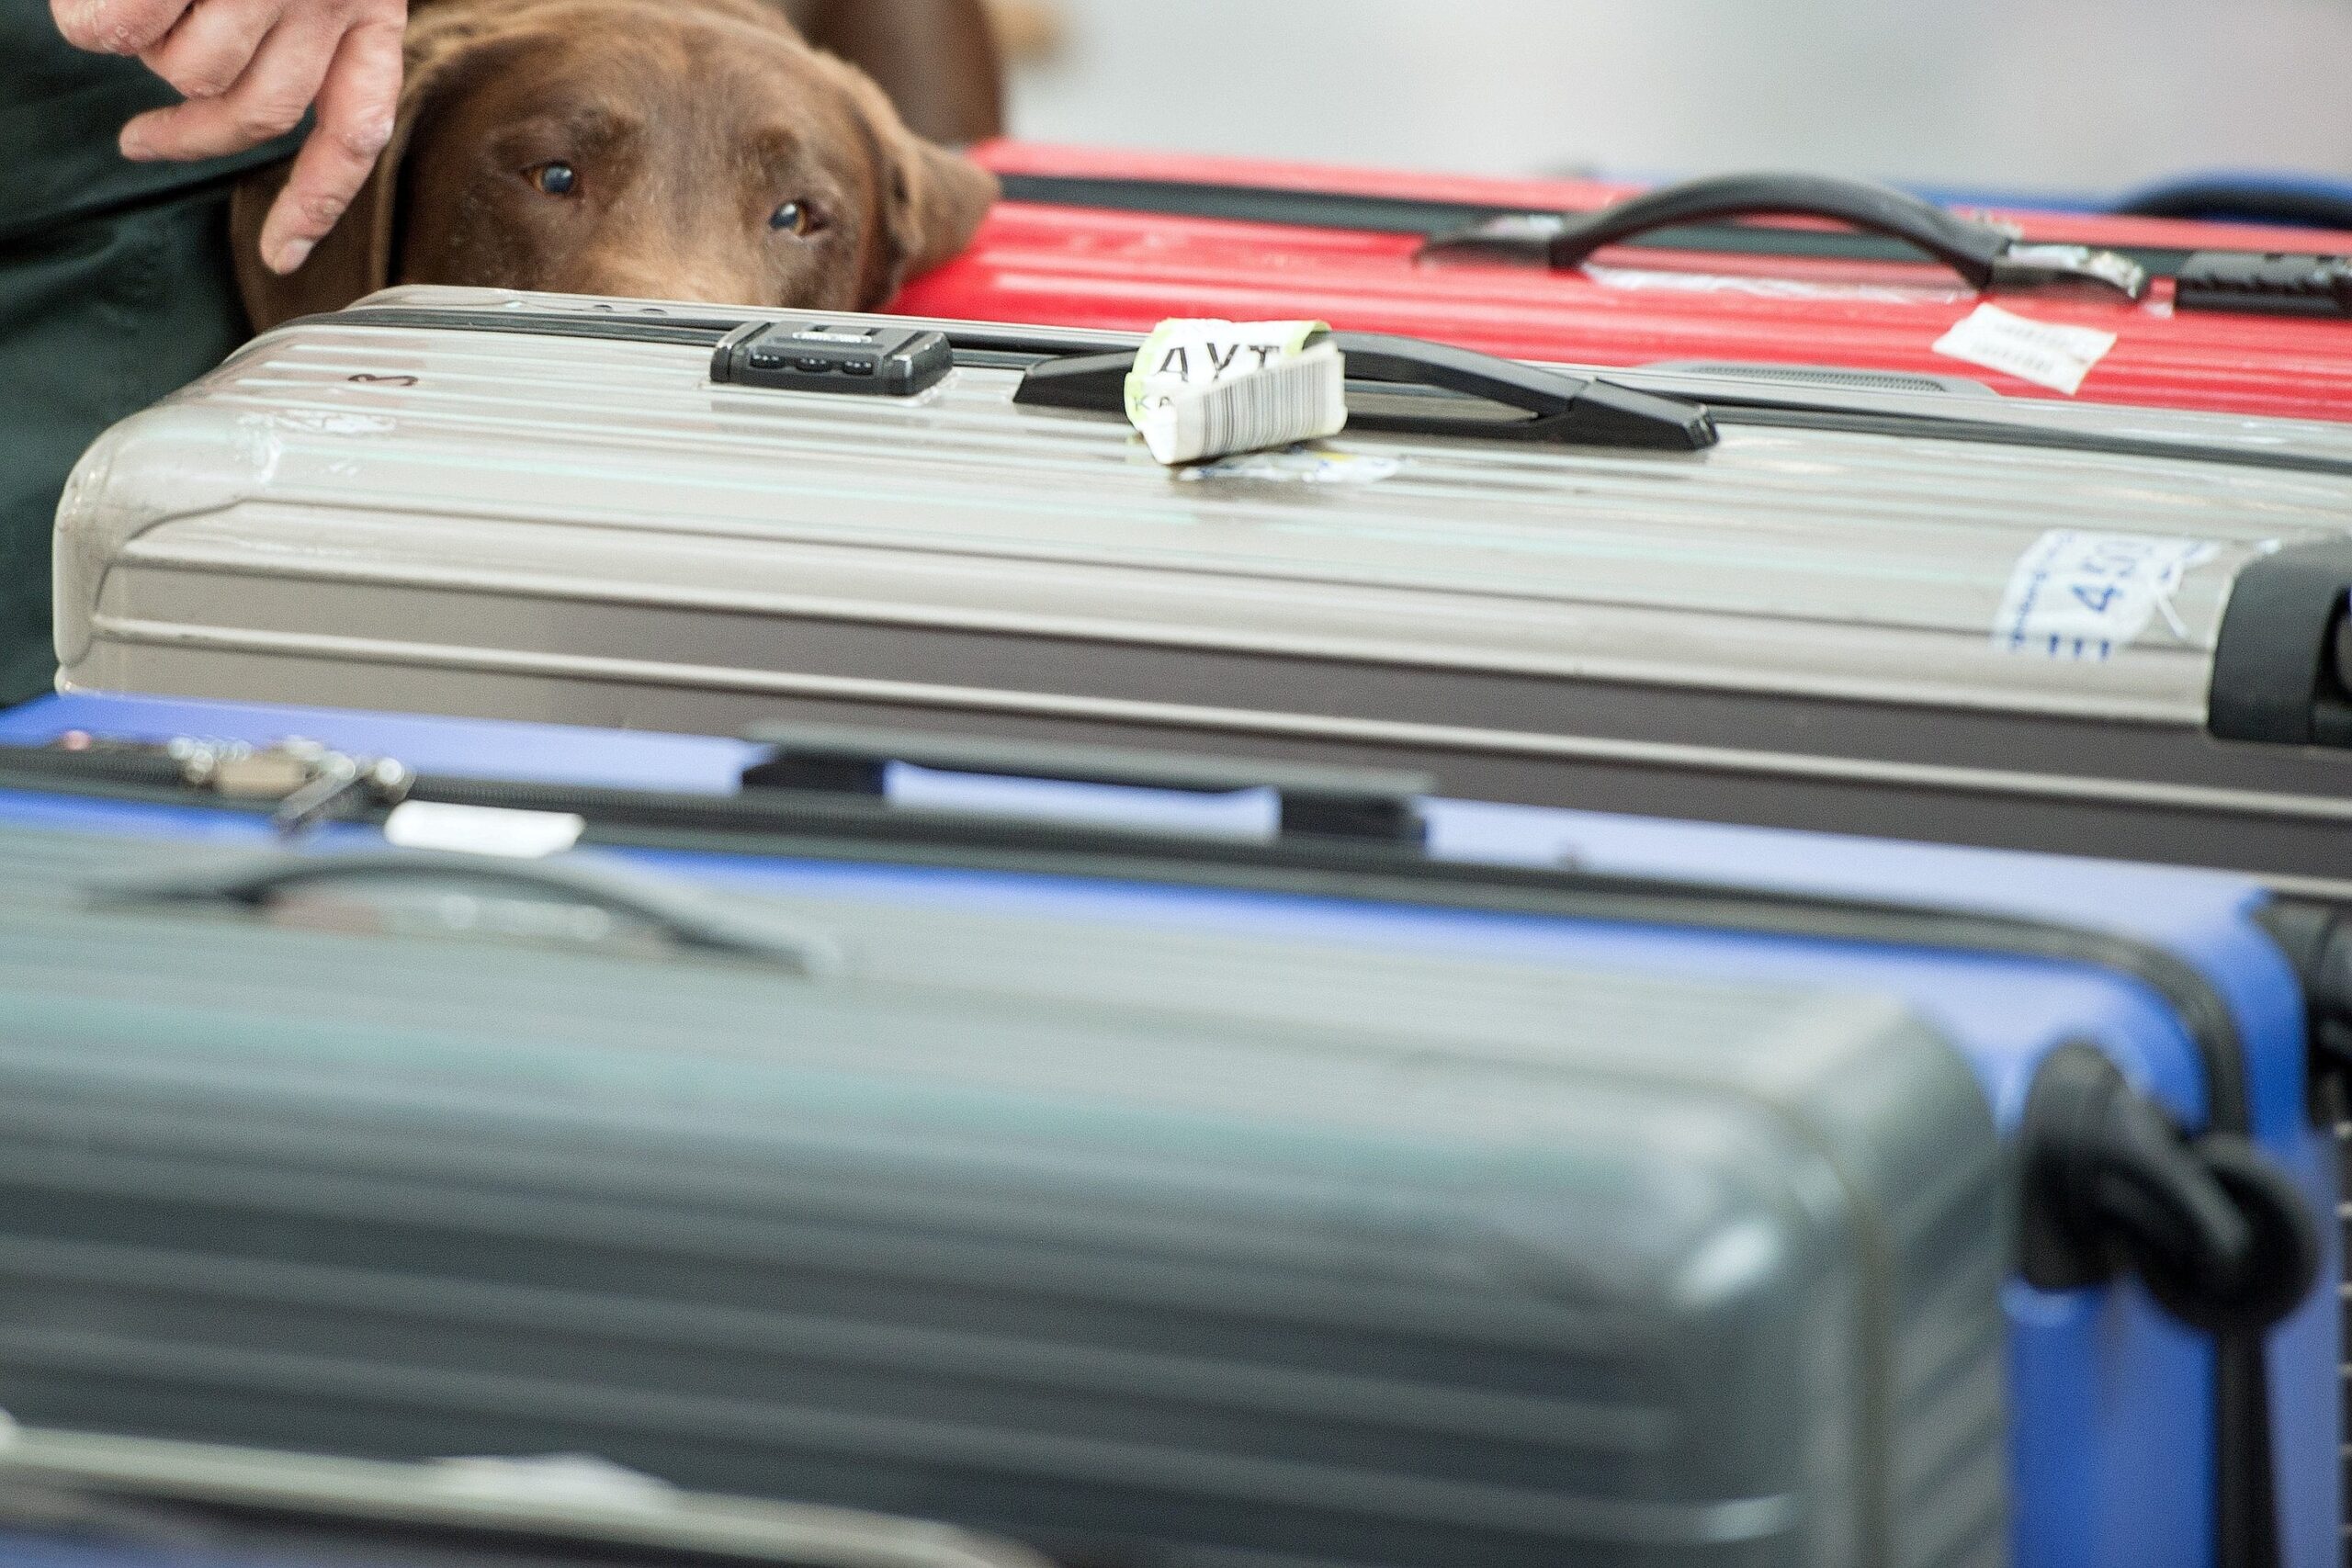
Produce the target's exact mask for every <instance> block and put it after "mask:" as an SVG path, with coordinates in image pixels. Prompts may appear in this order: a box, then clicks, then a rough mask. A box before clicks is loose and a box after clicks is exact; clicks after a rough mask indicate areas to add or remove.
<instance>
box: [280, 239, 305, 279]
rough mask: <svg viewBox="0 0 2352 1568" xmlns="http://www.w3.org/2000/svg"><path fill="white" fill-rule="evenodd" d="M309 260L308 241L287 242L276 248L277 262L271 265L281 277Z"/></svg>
mask: <svg viewBox="0 0 2352 1568" xmlns="http://www.w3.org/2000/svg"><path fill="white" fill-rule="evenodd" d="M310 259H311V242H310V241H308V240H288V241H287V242H286V243H284V244H282V245H280V246H278V247H277V262H276V263H274V264H273V266H274V269H275V270H276V271H277V273H278V274H279V275H281V276H283V275H284V274H286V273H289V272H292V271H293V270H294V269H295V268H296V267H298V266H300V265H302V264H303V263H304V262H306V261H308V260H310Z"/></svg>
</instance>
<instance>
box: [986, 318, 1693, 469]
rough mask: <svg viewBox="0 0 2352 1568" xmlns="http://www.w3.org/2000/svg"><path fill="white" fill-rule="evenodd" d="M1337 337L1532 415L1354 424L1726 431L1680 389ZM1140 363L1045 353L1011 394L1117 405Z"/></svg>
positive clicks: (1395, 365)
mask: <svg viewBox="0 0 2352 1568" xmlns="http://www.w3.org/2000/svg"><path fill="white" fill-rule="evenodd" d="M1332 341H1333V342H1334V343H1335V344H1338V345H1339V349H1340V354H1342V355H1345V356H1346V359H1347V367H1348V379H1350V380H1351V381H1372V382H1381V383H1385V384H1388V385H1392V386H1405V387H1427V388H1431V389H1437V390H1440V391H1446V392H1458V393H1461V394H1463V395H1464V396H1466V397H1472V398H1478V399H1482V400H1486V401H1487V402H1490V403H1498V404H1501V405H1502V406H1504V407H1506V408H1512V409H1517V410H1519V411H1520V412H1521V413H1522V414H1523V415H1525V417H1524V418H1521V419H1517V420H1512V419H1499V420H1498V419H1479V418H1473V417H1464V416H1461V415H1457V414H1448V413H1444V412H1438V411H1437V410H1432V411H1431V412H1418V411H1416V412H1393V411H1388V410H1378V411H1374V410H1366V411H1363V412H1357V411H1356V410H1353V409H1351V410H1350V411H1349V412H1348V427H1349V428H1350V429H1351V430H1371V431H1387V432H1391V433H1394V434H1408V435H1464V436H1471V437H1475V438H1476V439H1480V440H1487V441H1493V440H1512V441H1556V442H1561V443H1565V444H1568V445H1576V446H1629V447H1640V448H1645V449H1648V450H1656V451H1670V452H1696V451H1701V450H1703V449H1704V448H1706V447H1709V446H1713V445H1714V444H1715V441H1716V439H1717V436H1716V433H1715V426H1714V421H1713V419H1712V418H1711V417H1709V415H1708V413H1707V410H1706V408H1705V406H1704V405H1702V404H1700V403H1694V402H1691V401H1688V400H1684V399H1681V398H1668V397H1660V396H1658V395H1657V394H1656V393H1652V392H1642V391H1636V390H1634V389H1633V388H1631V387H1621V386H1618V385H1617V384H1616V383H1614V382H1611V381H1606V380H1598V379H1594V378H1589V377H1583V376H1570V375H1566V374H1563V373H1562V372H1559V371H1556V370H1546V369H1544V368H1541V367H1537V366H1533V365H1525V364H1521V362H1520V361H1518V360H1516V359H1502V358H1498V357H1497V356H1496V355H1490V354H1480V353H1477V352H1476V351H1475V350H1473V349H1467V348H1457V347H1455V346H1453V344H1442V343H1428V342H1424V341H1423V340H1421V339H1419V338H1409V337H1392V336H1388V335H1386V334H1385V333H1333V334H1332ZM1134 368H1135V355H1133V354H1132V353H1119V354H1089V355H1077V356H1075V357H1070V358H1062V359H1047V360H1042V361H1040V362H1039V363H1037V364H1035V365H1033V366H1031V367H1029V368H1028V370H1027V371H1025V372H1024V373H1023V376H1022V378H1021V385H1020V387H1019V389H1016V390H1015V391H1014V393H1013V396H1012V400H1013V401H1014V402H1016V403H1023V404H1027V405H1029V406H1031V407H1036V408H1064V409H1083V410H1087V411H1089V412H1103V413H1116V412H1119V411H1120V410H1121V409H1123V408H1124V407H1125V398H1126V381H1127V373H1128V372H1129V371H1130V370H1132V369H1134ZM1440 407H1441V408H1442V403H1441V405H1440Z"/></svg>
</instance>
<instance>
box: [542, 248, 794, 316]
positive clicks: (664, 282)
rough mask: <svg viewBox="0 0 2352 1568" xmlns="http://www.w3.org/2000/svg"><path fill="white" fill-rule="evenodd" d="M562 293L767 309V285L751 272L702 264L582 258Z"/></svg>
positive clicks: (697, 261) (699, 261) (657, 259)
mask: <svg viewBox="0 0 2352 1568" xmlns="http://www.w3.org/2000/svg"><path fill="white" fill-rule="evenodd" d="M570 272H571V276H568V277H566V278H565V279H564V281H563V282H562V284H561V285H560V292H562V293H566V294H606V295H612V296H614V297H616V298H619V299H683V300H691V301H693V302H695V303H697V304H707V305H762V304H765V303H767V301H766V300H765V299H763V298H762V297H763V295H764V294H765V293H766V292H767V287H766V282H765V280H764V279H763V278H762V277H760V276H757V275H756V274H754V273H753V272H752V270H751V269H749V268H739V267H731V266H726V265H715V264H714V263H712V262H710V261H708V260H704V259H701V258H676V259H671V258H661V257H626V258H618V259H605V258H598V257H593V256H592V257H585V258H582V262H581V264H580V265H578V266H576V267H573V268H571V269H570Z"/></svg>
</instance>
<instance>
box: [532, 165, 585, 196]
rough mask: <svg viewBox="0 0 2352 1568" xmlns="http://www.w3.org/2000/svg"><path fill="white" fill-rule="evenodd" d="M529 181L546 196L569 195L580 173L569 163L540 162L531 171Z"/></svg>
mask: <svg viewBox="0 0 2352 1568" xmlns="http://www.w3.org/2000/svg"><path fill="white" fill-rule="evenodd" d="M531 183H532V184H533V185H535V186H538V187H539V189H540V190H542V191H544V192H546V193H547V194H548V196H570V195H571V190H572V187H573V186H577V185H578V184H579V183H580V175H579V174H578V173H577V172H576V171H574V170H573V168H572V166H571V164H540V165H539V166H538V167H537V168H536V169H533V170H532V171H531Z"/></svg>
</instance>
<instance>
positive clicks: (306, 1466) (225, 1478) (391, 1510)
mask: <svg viewBox="0 0 2352 1568" xmlns="http://www.w3.org/2000/svg"><path fill="white" fill-rule="evenodd" d="M159 1552H164V1553H167V1555H159ZM0 1562H6V1563H8V1564H10V1565H11V1568H584V1565H585V1564H587V1563H591V1562H593V1563H594V1564H595V1565H596V1568H680V1564H681V1563H686V1562H691V1563H695V1564H707V1565H711V1568H717V1565H718V1564H729V1565H733V1568H754V1565H757V1568H1053V1564H1051V1563H1050V1562H1047V1561H1046V1559H1045V1558H1043V1557H1041V1556H1039V1555H1038V1554H1037V1553H1035V1552H1034V1551H1028V1550H1026V1549H1024V1548H1023V1547H1020V1546H1016V1545H1014V1544H1013V1543H1012V1542H1010V1541H1004V1540H989V1539H988V1538H986V1537H984V1536H979V1535H976V1534H973V1533H972V1532H970V1531H967V1530H961V1529H955V1528H953V1527H951V1526H947V1525H937V1524H931V1523H928V1522H926V1521H924V1520H922V1519H912V1518H903V1517H895V1516H891V1515H886V1514H868V1513H860V1512H857V1511H855V1510H853V1509H847V1508H828V1507H823V1506H816V1505H812V1504H807V1503H778V1502H773V1501H764V1500H761V1499H756V1498H744V1497H720V1496H708V1495H697V1494H695V1493H692V1492H687V1491H684V1490H682V1489H680V1488H678V1487H675V1486H672V1485H671V1484H669V1483H666V1482H663V1481H662V1480H660V1479H659V1478H657V1477H654V1476H649V1475H643V1474H639V1473H638V1472H634V1471H630V1470H627V1469H624V1468H623V1467H621V1466H618V1465H613V1464H609V1463H605V1462H604V1461H598V1460H595V1459H594V1458H592V1457H590V1456H587V1455H581V1454H550V1455H532V1456H526V1457H522V1458H500V1457H496V1456H480V1457H473V1458H444V1459H436V1460H433V1461H424V1462H417V1461H405V1462H402V1461H384V1460H366V1459H338V1458H333V1457H327V1456H322V1455H318V1454H301V1453H285V1452H279V1451H275V1450H266V1449H239V1448H227V1447H222V1446H220V1445H219V1444H214V1443H188V1442H174V1441H172V1440H170V1439H168V1438H134V1437H124V1436H122V1435H120V1434H117V1433H104V1432H72V1431H50V1430H46V1429H43V1428H40V1427H20V1426H17V1425H16V1424H14V1423H9V1424H7V1425H6V1426H5V1427H0Z"/></svg>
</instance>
